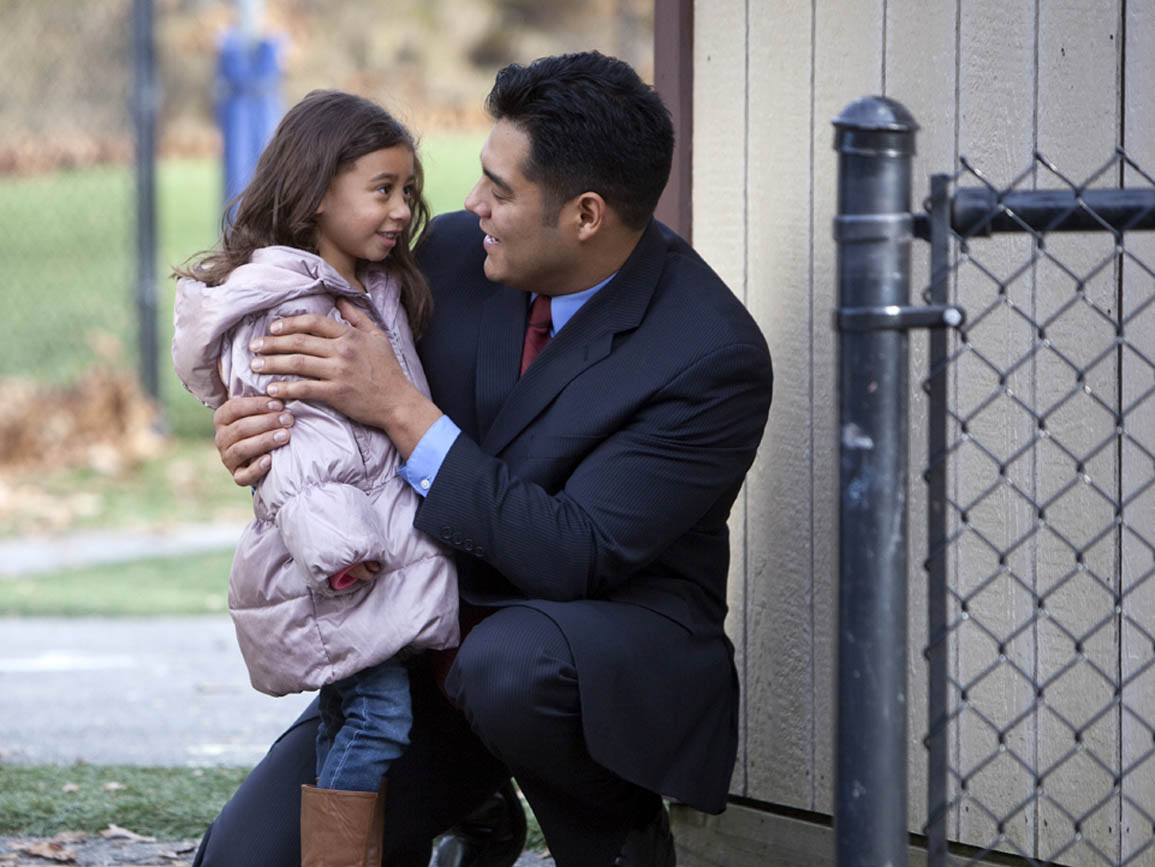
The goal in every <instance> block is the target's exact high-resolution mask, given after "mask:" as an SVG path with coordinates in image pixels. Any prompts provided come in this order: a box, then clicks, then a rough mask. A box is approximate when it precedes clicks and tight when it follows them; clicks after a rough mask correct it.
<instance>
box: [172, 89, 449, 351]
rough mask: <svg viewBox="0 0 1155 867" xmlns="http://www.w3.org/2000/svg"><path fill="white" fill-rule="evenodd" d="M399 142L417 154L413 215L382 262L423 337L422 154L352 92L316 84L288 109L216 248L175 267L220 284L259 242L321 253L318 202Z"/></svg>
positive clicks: (426, 296) (426, 301)
mask: <svg viewBox="0 0 1155 867" xmlns="http://www.w3.org/2000/svg"><path fill="white" fill-rule="evenodd" d="M398 145H400V146H402V147H405V148H408V149H409V151H410V152H411V153H412V154H413V169H414V175H415V179H414V187H413V198H412V200H411V202H410V208H411V211H412V218H411V220H410V222H409V226H408V227H407V228H406V230H405V232H404V233H403V236H402V237H401V238H399V239H398V243H397V246H396V247H394V248H393V251H392V252H391V253H390V254H389V258H388V259H387V260H386V263H385V264H386V267H388V268H389V269H390V271H391V272H392V273H393V274H395V275H396V276H397V278H398V280H399V281H400V283H401V303H402V304H403V305H404V306H405V311H406V313H407V315H408V317H409V325H410V327H411V328H412V329H413V333H414V335H415V336H419V335H420V334H421V332H422V331H423V330H424V327H425V324H426V323H427V322H428V320H429V315H430V313H431V312H432V309H433V296H432V294H431V293H430V291H429V284H428V283H426V281H425V277H424V275H422V273H421V271H420V270H418V268H417V262H416V260H415V259H414V256H413V248H414V247H415V246H416V244H417V243H418V242H419V241H420V239H421V236H422V235H423V234H424V232H425V227H426V225H428V222H429V206H428V204H426V202H425V196H424V194H423V188H424V180H425V178H424V172H423V170H422V167H421V160H420V159H419V158H418V157H417V147H416V144H415V142H414V140H413V136H412V135H410V133H409V130H407V129H406V128H405V127H404V126H403V125H402V124H401V123H400V122H398V121H397V120H396V119H395V118H394V117H393V116H392V115H390V114H389V113H388V112H387V111H385V109H383V108H381V106H379V105H377V104H376V103H374V102H371V101H370V100H368V99H364V98H362V97H360V96H355V95H353V94H351V93H344V92H342V91H338V90H314V91H313V92H312V93H310V94H309V95H308V96H306V97H305V98H304V99H302V100H301V101H300V102H298V103H297V104H296V105H295V106H293V107H292V108H291V109H289V111H288V113H286V114H285V116H284V118H282V119H281V122H280V124H279V125H278V126H277V130H276V132H275V133H273V138H272V140H271V141H270V142H269V144H268V146H267V147H266V148H265V150H264V152H263V153H262V154H261V158H260V159H259V160H258V161H257V168H256V171H255V172H254V173H253V179H252V181H251V182H250V183H249V185H248V186H247V187H246V188H245V190H244V191H243V192H242V193H241V194H240V195H239V196H237V197H236V198H235V199H234V200H233V201H232V202H230V203H229V207H228V208H227V209H226V211H225V216H224V218H223V219H222V220H221V242H220V245H219V247H217V248H215V249H212V250H204V251H201V252H200V253H196V254H194V255H193V256H191V257H190V258H189V260H188V261H187V262H185V264H184V265H183V266H182V267H179V268H175V269H173V273H174V274H175V275H176V276H179V277H191V278H192V279H194V280H200V281H201V282H203V283H207V284H208V285H210V286H218V285H220V284H221V283H223V282H224V280H225V278H226V277H228V275H229V274H230V273H231V272H232V271H233V269H234V268H236V267H237V266H239V265H243V264H245V263H246V262H248V261H249V257H250V256H252V254H253V251H255V250H257V249H258V248H260V247H267V246H270V245H272V244H283V245H285V246H289V247H297V248H299V249H302V250H308V251H309V252H311V253H316V252H317V237H316V235H317V208H318V207H319V206H320V204H321V199H323V198H324V196H325V193H326V192H327V191H328V189H329V184H330V183H331V182H332V180H333V178H334V177H335V176H336V175H337V174H338V173H339V172H340V171H341V170H342V169H344V168H346V167H347V166H348V165H350V164H351V163H353V162H354V161H356V160H357V159H359V158H361V157H363V156H364V155H365V154H368V153H372V152H373V151H378V150H383V149H385V148H391V147H396V146H398ZM234 207H235V209H236V212H235V215H234V216H233V217H232V218H231V219H230V217H229V214H230V212H232V211H233V209H234Z"/></svg>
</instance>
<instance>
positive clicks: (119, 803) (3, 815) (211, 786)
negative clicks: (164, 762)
mask: <svg viewBox="0 0 1155 867" xmlns="http://www.w3.org/2000/svg"><path fill="white" fill-rule="evenodd" d="M248 773H249V772H248V769H247V768H138V767H132V766H128V765H85V764H76V765H65V766H50V765H0V834H5V835H11V834H20V835H28V836H37V837H47V836H50V835H52V834H55V833H57V832H58V831H62V830H69V831H86V832H89V833H95V832H98V831H100V830H102V829H104V828H107V827H108V826H109V824H116V825H119V826H121V827H122V828H127V829H128V830H130V831H134V832H135V833H137V834H144V835H147V836H151V837H157V838H158V839H161V840H180V839H191V838H196V837H199V836H200V835H201V834H203V833H204V830H205V826H207V825H208V823H209V822H211V821H212V820H213V819H215V818H216V816H217V813H218V812H220V808H221V807H222V806H223V805H224V803H225V801H227V800H228V799H229V798H230V797H232V794H233V792H234V791H236V788H237V786H239V785H240V784H241V782H243V781H244V779H245V777H247V776H248Z"/></svg>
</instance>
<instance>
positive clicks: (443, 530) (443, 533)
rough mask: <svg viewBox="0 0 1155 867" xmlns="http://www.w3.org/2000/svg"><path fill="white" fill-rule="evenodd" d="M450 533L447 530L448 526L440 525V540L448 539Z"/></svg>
mask: <svg viewBox="0 0 1155 867" xmlns="http://www.w3.org/2000/svg"><path fill="white" fill-rule="evenodd" d="M451 535H452V534H451V533H450V532H449V528H448V527H442V528H441V540H442V541H443V542H448V541H449V537H450V536H451Z"/></svg>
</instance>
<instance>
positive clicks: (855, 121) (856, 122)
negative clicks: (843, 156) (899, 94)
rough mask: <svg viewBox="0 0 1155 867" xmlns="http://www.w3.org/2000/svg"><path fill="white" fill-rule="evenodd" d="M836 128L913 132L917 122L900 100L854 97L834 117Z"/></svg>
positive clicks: (880, 97)
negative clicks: (852, 100)
mask: <svg viewBox="0 0 1155 867" xmlns="http://www.w3.org/2000/svg"><path fill="white" fill-rule="evenodd" d="M833 123H834V126H835V128H837V129H862V130H866V129H870V130H879V131H888V132H914V131H916V130H917V129H918V124H917V123H916V122H915V120H914V115H912V114H911V113H910V112H909V111H908V110H907V108H906V106H905V105H903V104H902V103H901V102H898V101H896V100H893V99H890V98H889V97H885V96H864V97H862V98H861V99H856V100H855V101H854V102H852V103H850V105H848V106H846V108H844V109H842V113H841V114H839V115H838V117H836V118H834V121H833Z"/></svg>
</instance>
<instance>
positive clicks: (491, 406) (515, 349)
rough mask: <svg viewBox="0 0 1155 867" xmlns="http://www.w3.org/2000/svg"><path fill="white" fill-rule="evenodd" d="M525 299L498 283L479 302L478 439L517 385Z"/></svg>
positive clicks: (524, 296)
mask: <svg viewBox="0 0 1155 867" xmlns="http://www.w3.org/2000/svg"><path fill="white" fill-rule="evenodd" d="M527 298H528V296H527V295H526V294H525V293H524V292H522V291H521V290H519V289H510V288H509V287H508V286H498V287H497V289H496V290H495V291H494V293H493V295H491V296H490V298H489V300H487V301H486V302H485V304H484V305H482V310H481V323H480V332H479V333H480V338H479V343H478V347H477V383H476V391H477V424H478V436H479V438H480V437H484V436H485V434H486V432H487V431H488V430H489V427H490V425H491V424H492V423H493V419H494V417H495V416H496V415H497V412H498V410H500V409H501V405H502V403H503V402H504V401H505V399H506V397H507V396H508V395H509V393H510V391H512V390H513V387H514V386H515V385H517V373H518V368H519V367H520V366H521V344H522V340H523V339H524V336H525V317H526V313H527V310H528V307H527V304H526V302H527Z"/></svg>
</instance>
